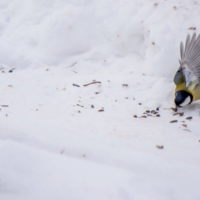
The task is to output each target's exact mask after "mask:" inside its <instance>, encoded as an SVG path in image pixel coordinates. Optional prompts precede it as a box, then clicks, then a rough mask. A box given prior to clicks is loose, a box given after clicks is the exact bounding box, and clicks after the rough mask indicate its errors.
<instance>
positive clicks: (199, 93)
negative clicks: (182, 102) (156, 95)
mask: <svg viewBox="0 0 200 200" xmlns="http://www.w3.org/2000/svg"><path fill="white" fill-rule="evenodd" d="M179 90H185V91H187V92H189V93H190V94H192V96H193V101H196V100H198V99H200V90H192V89H191V90H189V89H187V88H186V87H185V82H183V83H181V84H179V85H177V86H176V89H175V93H176V92H177V91H179Z"/></svg>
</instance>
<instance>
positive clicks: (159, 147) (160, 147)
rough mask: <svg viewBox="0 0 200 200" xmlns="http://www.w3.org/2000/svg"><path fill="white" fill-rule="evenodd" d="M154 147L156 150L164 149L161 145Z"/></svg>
mask: <svg viewBox="0 0 200 200" xmlns="http://www.w3.org/2000/svg"><path fill="white" fill-rule="evenodd" d="M156 147H157V148H158V149H163V148H164V146H163V145H156Z"/></svg>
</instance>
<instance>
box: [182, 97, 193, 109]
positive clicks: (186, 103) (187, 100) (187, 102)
mask: <svg viewBox="0 0 200 200" xmlns="http://www.w3.org/2000/svg"><path fill="white" fill-rule="evenodd" d="M190 101H191V99H190V96H189V97H187V98H186V99H185V101H184V102H183V103H182V104H180V106H181V107H182V106H186V105H188V104H189V103H190Z"/></svg>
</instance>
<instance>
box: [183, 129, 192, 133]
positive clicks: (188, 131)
mask: <svg viewBox="0 0 200 200" xmlns="http://www.w3.org/2000/svg"><path fill="white" fill-rule="evenodd" d="M183 130H184V131H188V132H191V130H189V129H183Z"/></svg>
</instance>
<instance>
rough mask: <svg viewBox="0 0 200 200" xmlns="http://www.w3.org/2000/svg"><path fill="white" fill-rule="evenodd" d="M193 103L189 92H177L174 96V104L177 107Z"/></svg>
mask: <svg viewBox="0 0 200 200" xmlns="http://www.w3.org/2000/svg"><path fill="white" fill-rule="evenodd" d="M192 101H193V96H192V94H190V93H189V92H187V91H185V90H179V91H177V92H176V94H175V100H174V102H175V104H176V106H177V107H182V106H186V105H188V104H191V103H192Z"/></svg>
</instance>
